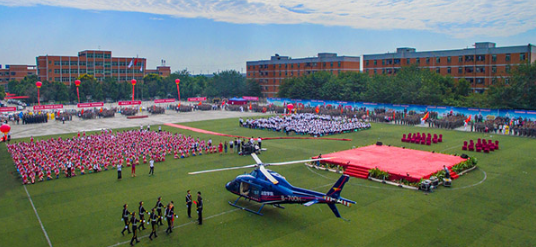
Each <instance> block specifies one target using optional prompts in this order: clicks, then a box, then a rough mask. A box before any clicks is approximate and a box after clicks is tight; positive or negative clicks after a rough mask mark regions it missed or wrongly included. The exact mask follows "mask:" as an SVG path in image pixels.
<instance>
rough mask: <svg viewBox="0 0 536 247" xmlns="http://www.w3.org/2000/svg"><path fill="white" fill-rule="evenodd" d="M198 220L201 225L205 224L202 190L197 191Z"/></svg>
mask: <svg viewBox="0 0 536 247" xmlns="http://www.w3.org/2000/svg"><path fill="white" fill-rule="evenodd" d="M196 205H197V222H198V223H199V225H203V198H202V197H201V191H198V192H197V203H196Z"/></svg>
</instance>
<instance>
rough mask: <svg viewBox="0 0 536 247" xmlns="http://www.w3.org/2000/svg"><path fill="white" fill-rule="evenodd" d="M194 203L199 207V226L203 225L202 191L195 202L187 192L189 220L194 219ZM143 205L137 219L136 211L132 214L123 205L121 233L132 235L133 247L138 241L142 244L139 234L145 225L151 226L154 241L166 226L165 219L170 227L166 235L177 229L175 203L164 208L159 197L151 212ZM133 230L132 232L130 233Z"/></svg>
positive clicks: (139, 209) (139, 208)
mask: <svg viewBox="0 0 536 247" xmlns="http://www.w3.org/2000/svg"><path fill="white" fill-rule="evenodd" d="M192 203H193V204H195V205H196V207H197V223H198V224H199V225H202V224H203V198H202V197H201V192H200V191H198V192H197V200H195V201H194V200H193V199H192V195H191V194H190V190H188V191H187V192H186V207H187V212H188V218H191V217H192V216H191V211H192ZM143 205H144V203H143V201H140V202H139V206H138V217H136V211H135V210H134V211H132V212H130V211H129V210H128V204H124V205H123V211H122V213H121V221H123V223H124V224H125V226H124V228H123V230H122V231H121V234H122V235H123V236H124V235H125V231H127V232H128V233H129V234H132V238H131V240H130V245H131V246H134V241H136V243H138V242H140V240H139V239H138V232H139V231H141V230H145V229H146V228H145V225H144V224H147V225H149V223H150V224H151V234H150V235H149V239H150V240H151V241H152V240H153V237H154V238H157V237H158V235H157V233H156V230H157V227H158V228H159V227H160V226H162V225H164V224H163V223H162V221H163V220H164V219H166V221H167V225H168V227H167V229H166V233H168V234H169V233H172V232H173V228H175V226H174V221H175V219H176V218H178V215H177V214H175V203H174V202H173V201H170V202H169V203H168V204H167V205H166V206H164V203H163V202H162V197H158V199H157V201H156V204H155V206H154V207H153V208H152V209H151V212H149V211H147V210H146V209H145V207H144V206H143ZM145 216H147V220H146V219H145ZM131 228H132V231H130V229H131Z"/></svg>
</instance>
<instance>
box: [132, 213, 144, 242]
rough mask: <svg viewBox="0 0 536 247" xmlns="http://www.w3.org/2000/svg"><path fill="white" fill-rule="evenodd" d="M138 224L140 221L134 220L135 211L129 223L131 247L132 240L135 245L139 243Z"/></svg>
mask: <svg viewBox="0 0 536 247" xmlns="http://www.w3.org/2000/svg"><path fill="white" fill-rule="evenodd" d="M140 222H141V221H140V220H138V219H137V218H136V211H134V212H132V218H131V219H130V223H131V224H132V239H131V240H130V245H131V246H134V240H136V243H139V242H140V240H138V223H140ZM142 224H143V223H142Z"/></svg>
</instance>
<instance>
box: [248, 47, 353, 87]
mask: <svg viewBox="0 0 536 247" xmlns="http://www.w3.org/2000/svg"><path fill="white" fill-rule="evenodd" d="M360 59H361V58H360V57H349V56H337V54H336V53H318V57H310V58H297V59H293V58H290V57H288V56H279V55H278V54H276V55H275V56H272V57H271V58H270V60H259V61H248V62H246V67H247V69H246V78H248V79H253V80H256V81H257V82H258V83H259V84H260V86H261V92H262V96H263V97H275V96H276V94H277V92H279V85H281V82H282V81H283V80H284V79H286V78H291V77H301V76H306V75H310V74H313V73H316V72H318V71H328V72H331V73H332V74H334V75H338V74H340V73H343V72H348V71H355V72H359V71H360Z"/></svg>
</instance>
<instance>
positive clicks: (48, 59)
mask: <svg viewBox="0 0 536 247" xmlns="http://www.w3.org/2000/svg"><path fill="white" fill-rule="evenodd" d="M36 62H37V75H38V77H39V80H42V81H44V80H47V81H58V82H63V83H65V84H67V85H70V84H71V83H74V81H75V80H76V78H78V77H79V76H80V75H83V74H88V75H91V76H93V77H95V79H96V80H97V81H103V80H104V78H107V77H115V78H116V79H117V80H118V81H119V82H126V81H130V80H132V79H136V80H141V79H143V76H144V75H146V74H149V73H157V74H160V75H162V76H168V75H169V74H170V72H171V69H170V67H167V66H160V67H157V69H155V70H150V71H147V70H146V65H147V59H146V58H134V57H113V56H112V52H111V51H99V50H85V51H81V52H79V53H78V56H56V55H44V56H38V57H37V58H36Z"/></svg>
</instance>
